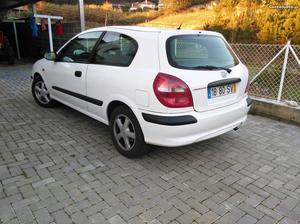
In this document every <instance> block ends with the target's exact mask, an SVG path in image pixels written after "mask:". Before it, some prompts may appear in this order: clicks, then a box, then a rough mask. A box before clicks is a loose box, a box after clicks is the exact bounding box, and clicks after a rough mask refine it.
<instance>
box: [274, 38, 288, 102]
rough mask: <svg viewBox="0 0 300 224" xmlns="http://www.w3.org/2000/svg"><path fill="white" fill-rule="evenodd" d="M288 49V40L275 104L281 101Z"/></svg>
mask: <svg viewBox="0 0 300 224" xmlns="http://www.w3.org/2000/svg"><path fill="white" fill-rule="evenodd" d="M290 47H291V41H290V40H289V41H288V42H287V44H286V50H285V56H284V62H283V66H282V72H281V80H280V86H279V91H278V97H277V102H280V101H281V96H282V90H283V84H284V78H285V73H286V68H287V63H288V59H289V51H290Z"/></svg>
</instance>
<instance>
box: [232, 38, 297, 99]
mask: <svg viewBox="0 0 300 224" xmlns="http://www.w3.org/2000/svg"><path fill="white" fill-rule="evenodd" d="M285 46H290V47H292V48H293V50H294V53H295V54H296V55H297V56H298V58H300V45H270V44H231V47H232V48H233V49H234V51H235V52H236V53H237V55H238V56H239V58H240V59H241V61H242V62H243V63H244V64H245V65H246V66H247V67H248V69H249V73H250V79H253V78H255V76H256V75H257V74H259V73H260V74H259V75H258V76H257V77H256V78H255V79H254V80H253V82H252V83H251V86H250V95H252V96H256V97H261V98H267V99H274V100H280V101H294V102H297V103H298V104H300V64H298V63H299V62H297V59H296V57H295V56H294V55H293V52H292V50H291V49H290V48H289V54H288V57H287V60H286V61H287V64H286V65H287V67H286V72H284V80H282V74H283V72H282V71H283V70H284V61H285V58H286V57H285V56H286V49H283V48H284V47H285ZM280 51H281V53H280V54H279V55H278V53H279V52H280ZM276 55H278V56H277V57H276V58H275V59H274V57H275V56H276ZM272 60H273V61H272ZM271 61H272V63H270V62H271ZM269 63H270V64H269ZM268 64H269V65H268ZM266 65H268V66H267V67H266ZM265 67H266V68H265ZM263 68H265V70H263ZM262 70H263V71H262ZM281 83H283V85H282V91H280V86H281V85H280V84H281ZM278 96H279V97H278Z"/></svg>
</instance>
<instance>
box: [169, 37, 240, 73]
mask: <svg viewBox="0 0 300 224" xmlns="http://www.w3.org/2000/svg"><path fill="white" fill-rule="evenodd" d="M193 36H201V37H217V38H220V39H221V40H223V42H224V43H225V45H226V46H227V48H228V50H229V52H230V53H231V55H232V57H233V58H234V60H236V63H235V64H233V65H231V66H228V68H232V67H234V66H237V65H239V64H240V60H239V58H238V57H237V55H236V54H235V52H234V51H233V50H232V48H231V47H230V45H229V44H228V43H227V42H226V41H225V40H224V39H223V38H222V37H219V36H215V35H203V34H181V35H175V36H171V37H169V38H168V39H167V41H166V53H167V58H168V62H169V64H170V65H171V66H172V67H174V68H179V69H185V70H193V71H195V70H197V71H199V70H203V69H199V68H192V67H186V66H181V65H178V64H177V63H176V62H175V61H173V60H172V56H171V41H172V40H174V39H176V38H178V37H193Z"/></svg>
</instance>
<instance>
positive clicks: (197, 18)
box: [140, 7, 215, 29]
mask: <svg viewBox="0 0 300 224" xmlns="http://www.w3.org/2000/svg"><path fill="white" fill-rule="evenodd" d="M214 18H215V14H214V12H213V10H211V9H208V8H205V9H203V8H199V7H194V8H191V9H189V10H185V11H181V12H178V13H172V14H166V15H162V16H160V17H158V18H156V19H154V20H151V21H149V22H147V23H142V24H140V25H142V26H157V27H169V28H177V27H178V26H179V25H181V24H182V26H181V28H182V29H202V28H203V27H204V26H205V24H208V23H209V22H211V21H212V20H214Z"/></svg>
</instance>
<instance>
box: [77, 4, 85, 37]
mask: <svg viewBox="0 0 300 224" xmlns="http://www.w3.org/2000/svg"><path fill="white" fill-rule="evenodd" d="M78 7H79V16H80V28H81V32H83V31H84V30H85V16H84V2H83V0H78Z"/></svg>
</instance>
